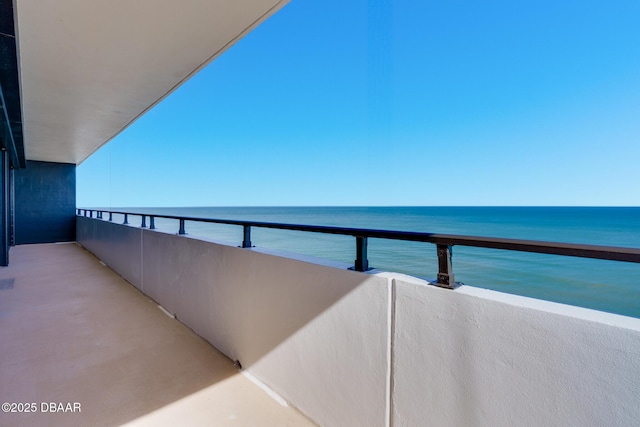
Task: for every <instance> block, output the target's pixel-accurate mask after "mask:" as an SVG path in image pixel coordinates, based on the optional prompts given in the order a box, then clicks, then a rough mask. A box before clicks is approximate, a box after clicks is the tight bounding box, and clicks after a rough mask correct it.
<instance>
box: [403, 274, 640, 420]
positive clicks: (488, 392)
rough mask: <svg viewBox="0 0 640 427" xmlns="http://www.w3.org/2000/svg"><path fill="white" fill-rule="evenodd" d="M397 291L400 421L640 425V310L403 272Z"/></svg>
mask: <svg viewBox="0 0 640 427" xmlns="http://www.w3.org/2000/svg"><path fill="white" fill-rule="evenodd" d="M394 292H395V336H394V348H393V355H394V356H393V378H394V380H393V381H394V382H393V384H394V387H393V403H394V414H393V417H394V425H397V426H417V425H425V426H439V427H441V426H505V427H506V426H638V425H640V388H639V386H640V320H638V319H633V318H629V317H624V316H617V315H613V314H608V313H602V312H597V311H594V310H587V309H581V308H577V307H571V306H566V305H562V304H556V303H550V302H546V301H540V300H535V299H531V298H525V297H519V296H514V295H507V294H503V293H500V292H494V291H490V290H486V289H478V288H472V287H468V286H463V287H461V288H459V289H457V290H455V291H449V290H444V289H440V288H437V287H434V286H429V285H426V284H425V282H422V281H420V280H417V279H413V278H409V277H406V276H405V277H401V276H398V277H397V278H396V279H395V280H394Z"/></svg>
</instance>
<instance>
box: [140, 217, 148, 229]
mask: <svg viewBox="0 0 640 427" xmlns="http://www.w3.org/2000/svg"><path fill="white" fill-rule="evenodd" d="M140 228H147V216H146V215H142V223H141V224H140Z"/></svg>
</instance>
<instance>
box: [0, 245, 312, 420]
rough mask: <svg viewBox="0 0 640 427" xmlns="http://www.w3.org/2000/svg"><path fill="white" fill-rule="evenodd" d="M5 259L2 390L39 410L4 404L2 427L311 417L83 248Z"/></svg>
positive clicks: (6, 397)
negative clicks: (268, 389)
mask: <svg viewBox="0 0 640 427" xmlns="http://www.w3.org/2000/svg"><path fill="white" fill-rule="evenodd" d="M11 255H12V262H11V266H10V267H7V268H5V269H2V270H0V313H1V315H0V342H2V361H1V362H0V377H1V378H2V381H0V396H2V402H10V403H11V402H13V403H16V404H21V405H23V404H25V403H29V404H30V403H35V404H36V413H4V412H3V413H0V425H12V426H21V425H24V426H31V425H38V426H47V425H56V426H59V425H86V426H89V425H91V426H116V425H122V424H128V423H130V424H129V425H153V426H156V425H221V426H222V425H260V426H269V425H273V426H286V425H290V426H294V425H295V426H304V425H314V424H313V423H312V422H311V421H309V420H308V419H307V418H305V417H304V416H303V415H301V414H300V413H299V412H298V411H296V410H295V409H293V408H291V407H285V406H282V405H281V404H280V403H278V402H277V401H276V400H274V399H273V398H272V397H270V396H269V395H268V394H267V393H266V392H265V391H263V390H262V389H260V388H259V387H258V386H256V385H255V384H254V383H252V382H251V381H250V380H249V379H248V378H247V377H245V376H244V375H242V374H241V373H240V372H239V371H238V369H237V368H236V367H234V364H233V361H231V360H230V359H228V358H227V357H225V356H224V355H223V354H221V353H220V352H219V351H217V350H216V349H215V348H213V347H212V346H211V345H210V344H209V343H207V342H206V341H205V340H203V339H202V338H200V337H199V336H198V335H197V334H195V333H194V332H193V331H191V330H190V329H189V328H188V327H186V326H185V325H183V324H182V323H180V322H179V321H177V320H176V319H174V318H171V317H169V316H167V315H166V314H165V313H164V312H163V311H162V310H161V309H159V308H158V304H156V303H154V302H153V301H151V300H150V299H149V298H148V297H146V296H145V295H144V294H142V293H140V292H139V291H138V290H136V289H135V288H134V287H133V286H131V285H130V284H129V283H127V282H126V281H125V280H123V279H122V278H121V277H120V276H118V275H117V274H116V273H115V272H113V271H112V270H111V269H109V268H107V267H105V266H103V265H101V264H100V263H99V261H98V260H97V259H96V258H95V257H94V256H92V255H91V254H90V253H88V252H87V251H85V250H84V249H82V248H81V247H79V246H77V245H75V244H73V243H69V244H40V245H24V246H17V247H15V248H14V249H13V250H12V252H11ZM51 403H56V404H57V405H55V406H54V407H53V409H59V404H60V403H63V404H64V406H65V409H68V408H67V406H66V405H67V404H69V403H70V404H71V407H70V408H71V410H70V411H69V412H55V413H52V412H50V411H51V410H53V409H52V407H51ZM75 403H78V404H79V406H74V404H75ZM43 405H44V406H43ZM15 409H16V410H17V409H18V408H15ZM43 409H44V411H46V412H43ZM74 409H76V410H75V411H74ZM77 409H79V411H78V410H77ZM21 410H23V408H21Z"/></svg>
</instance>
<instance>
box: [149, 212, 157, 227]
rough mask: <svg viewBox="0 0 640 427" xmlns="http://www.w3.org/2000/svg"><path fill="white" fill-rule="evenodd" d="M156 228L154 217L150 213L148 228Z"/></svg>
mask: <svg viewBox="0 0 640 427" xmlns="http://www.w3.org/2000/svg"><path fill="white" fill-rule="evenodd" d="M155 229H156V217H155V216H153V215H151V216H149V230H155Z"/></svg>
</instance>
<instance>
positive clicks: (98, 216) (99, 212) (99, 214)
mask: <svg viewBox="0 0 640 427" xmlns="http://www.w3.org/2000/svg"><path fill="white" fill-rule="evenodd" d="M96 218H98V219H102V211H98V213H97V214H96Z"/></svg>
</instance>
